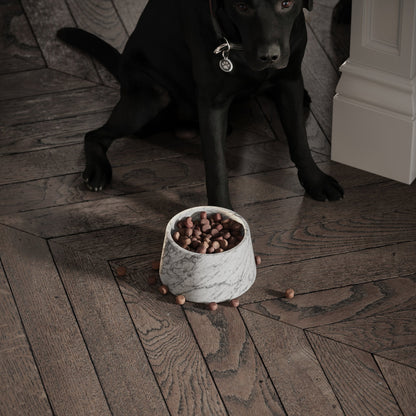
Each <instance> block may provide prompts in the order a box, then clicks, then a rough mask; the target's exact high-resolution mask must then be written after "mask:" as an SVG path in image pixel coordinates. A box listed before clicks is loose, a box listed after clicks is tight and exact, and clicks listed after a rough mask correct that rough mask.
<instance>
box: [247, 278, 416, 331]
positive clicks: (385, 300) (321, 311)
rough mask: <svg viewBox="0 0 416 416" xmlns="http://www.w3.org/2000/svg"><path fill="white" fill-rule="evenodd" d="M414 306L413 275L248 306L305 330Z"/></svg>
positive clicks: (415, 279) (408, 308)
mask: <svg viewBox="0 0 416 416" xmlns="http://www.w3.org/2000/svg"><path fill="white" fill-rule="evenodd" d="M293 286H294V285H292V287H293ZM282 291H283V292H284V289H283V290H282ZM415 305H416V276H413V277H408V278H397V279H388V280H382V281H377V282H371V283H366V284H361V285H354V286H347V287H343V288H339V289H329V290H322V291H318V292H314V293H307V294H304V295H298V296H295V298H293V299H290V300H288V299H279V300H269V301H265V302H260V303H252V304H248V305H247V306H246V307H245V308H246V309H248V310H251V311H253V312H257V313H260V314H262V315H265V316H269V317H272V318H274V319H278V320H281V321H282V322H285V323H287V324H290V325H295V326H297V327H300V328H304V329H305V328H311V327H314V326H322V325H328V324H333V323H338V322H345V321H348V320H350V319H355V318H367V317H370V316H374V315H377V314H386V313H390V312H397V311H405V310H411V309H412V308H414V307H415Z"/></svg>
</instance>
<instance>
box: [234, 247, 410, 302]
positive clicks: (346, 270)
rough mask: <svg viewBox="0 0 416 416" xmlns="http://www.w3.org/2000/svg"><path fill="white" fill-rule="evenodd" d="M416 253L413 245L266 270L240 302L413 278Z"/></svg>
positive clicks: (379, 248) (367, 251)
mask: <svg viewBox="0 0 416 416" xmlns="http://www.w3.org/2000/svg"><path fill="white" fill-rule="evenodd" d="M415 250H416V243H415V242H410V243H402V244H395V245H390V246H385V247H377V248H372V249H366V250H361V251H355V252H352V253H345V254H339V255H335V256H329V257H328V256H326V257H322V258H318V259H311V260H305V261H300V262H295V263H291V264H282V265H276V266H271V267H265V268H263V267H262V268H260V269H259V270H258V272H257V278H256V281H255V283H254V285H253V286H252V288H251V289H250V290H249V291H248V292H247V293H246V294H244V295H243V296H242V297H241V299H240V301H241V302H242V303H247V302H248V303H250V302H256V301H257V302H258V301H262V300H266V299H273V298H278V297H281V296H282V293H283V292H284V291H285V290H286V289H287V288H289V287H292V288H293V289H294V290H295V291H296V293H298V294H301V293H308V292H316V291H322V290H325V289H331V288H335V287H342V286H347V285H350V284H359V283H366V282H372V281H375V280H381V279H389V278H392V277H405V276H409V275H413V274H414V271H415V270H416V258H415V255H414V253H415Z"/></svg>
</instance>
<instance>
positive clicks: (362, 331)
mask: <svg viewBox="0 0 416 416" xmlns="http://www.w3.org/2000/svg"><path fill="white" fill-rule="evenodd" d="M415 318H416V312H415V310H414V306H413V308H412V309H411V310H405V311H398V312H391V313H385V314H379V315H375V316H370V317H368V318H365V319H350V320H348V321H346V322H340V323H335V324H331V325H323V326H320V327H315V328H313V329H312V330H311V331H312V332H313V333H315V334H318V335H322V336H325V337H328V338H331V339H333V340H335V341H338V342H342V343H345V344H348V345H351V346H353V347H356V348H360V349H363V350H365V351H369V352H372V353H375V354H378V355H380V356H382V357H385V358H389V359H391V360H394V361H397V362H399V363H402V364H406V365H409V366H413V367H416V356H415V354H414V352H415V348H416V320H415Z"/></svg>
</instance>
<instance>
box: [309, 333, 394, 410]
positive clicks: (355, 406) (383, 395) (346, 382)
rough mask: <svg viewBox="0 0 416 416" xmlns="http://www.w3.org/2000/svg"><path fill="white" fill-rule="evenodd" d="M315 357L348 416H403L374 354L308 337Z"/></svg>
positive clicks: (311, 336)
mask: <svg viewBox="0 0 416 416" xmlns="http://www.w3.org/2000/svg"><path fill="white" fill-rule="evenodd" d="M308 339H309V340H310V342H311V344H312V346H313V348H314V351H315V354H316V356H317V357H318V360H319V362H320V364H321V365H322V367H323V369H324V371H325V374H326V376H327V377H328V379H329V381H330V383H331V385H332V387H333V389H334V391H335V394H336V395H337V397H338V400H339V401H340V403H341V406H342V408H343V410H344V413H345V415H346V416H355V415H360V416H373V415H380V416H400V415H402V412H401V411H400V409H399V407H398V406H397V403H396V401H395V399H394V397H393V396H392V394H391V392H390V390H389V388H388V386H387V384H386V382H385V380H384V378H383V376H382V374H381V373H380V371H379V369H378V367H377V365H376V363H375V361H374V359H373V357H372V356H371V354H369V353H366V352H364V351H360V350H357V349H355V348H351V347H348V346H346V345H344V344H341V343H338V342H334V341H332V340H329V339H327V338H324V337H319V336H317V335H315V334H311V333H308Z"/></svg>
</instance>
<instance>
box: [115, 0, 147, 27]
mask: <svg viewBox="0 0 416 416" xmlns="http://www.w3.org/2000/svg"><path fill="white" fill-rule="evenodd" d="M113 1H114V5H115V7H116V9H117V13H118V15H119V16H120V18H121V20H122V22H123V23H124V26H125V27H126V29H127V32H128V33H129V34H131V33H132V32H133V30H134V28H135V27H136V24H137V22H138V20H139V17H140V15H141V14H142V11H143V9H144V8H145V6H146V4H147V0H113Z"/></svg>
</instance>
